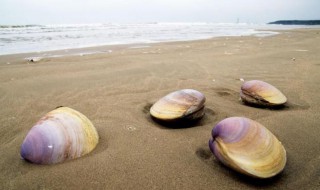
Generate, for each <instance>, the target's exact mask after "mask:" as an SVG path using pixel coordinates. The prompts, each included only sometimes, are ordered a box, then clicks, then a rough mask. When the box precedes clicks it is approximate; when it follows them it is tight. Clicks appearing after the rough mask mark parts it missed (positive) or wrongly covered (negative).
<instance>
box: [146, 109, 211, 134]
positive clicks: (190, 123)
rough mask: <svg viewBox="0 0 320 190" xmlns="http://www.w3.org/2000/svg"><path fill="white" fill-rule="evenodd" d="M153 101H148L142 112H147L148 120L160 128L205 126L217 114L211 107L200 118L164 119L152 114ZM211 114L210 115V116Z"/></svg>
mask: <svg viewBox="0 0 320 190" xmlns="http://www.w3.org/2000/svg"><path fill="white" fill-rule="evenodd" d="M152 105H153V104H152V103H147V104H146V105H145V106H144V107H143V109H142V112H143V113H144V114H146V117H147V120H148V121H149V122H150V123H152V124H155V125H157V126H158V127H160V128H167V129H183V128H192V127H197V126H203V125H207V124H210V123H212V118H210V117H212V116H213V117H214V116H215V112H214V111H213V110H212V109H210V108H206V107H205V108H204V116H203V117H201V118H199V119H195V120H192V119H188V118H182V119H177V120H174V121H164V120H159V119H157V118H155V117H153V116H151V115H150V108H151V107H152ZM209 116H210V117H209Z"/></svg>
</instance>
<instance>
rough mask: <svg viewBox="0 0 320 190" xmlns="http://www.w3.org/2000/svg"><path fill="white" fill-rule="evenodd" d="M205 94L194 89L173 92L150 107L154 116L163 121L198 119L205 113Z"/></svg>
mask: <svg viewBox="0 0 320 190" xmlns="http://www.w3.org/2000/svg"><path fill="white" fill-rule="evenodd" d="M205 101H206V98H205V96H204V95H203V94H202V93H201V92H199V91H196V90H193V89H183V90H179V91H175V92H172V93H170V94H168V95H166V96H164V97H163V98H161V99H160V100H158V101H157V102H156V103H155V104H153V106H152V107H151V108H150V114H151V116H152V117H154V118H156V119H159V120H162V121H176V120H180V119H190V120H196V119H199V118H201V117H202V116H203V115H204V103H205Z"/></svg>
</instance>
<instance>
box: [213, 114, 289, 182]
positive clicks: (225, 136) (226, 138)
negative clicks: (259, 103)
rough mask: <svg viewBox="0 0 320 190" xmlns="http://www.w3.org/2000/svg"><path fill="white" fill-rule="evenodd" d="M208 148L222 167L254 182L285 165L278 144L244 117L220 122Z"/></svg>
mask: <svg viewBox="0 0 320 190" xmlns="http://www.w3.org/2000/svg"><path fill="white" fill-rule="evenodd" d="M209 147H210V149H211V151H212V153H213V154H214V155H215V157H216V158H217V159H218V160H220V161H221V162H222V163H223V164H224V165H226V166H228V167H230V168H232V169H234V170H236V171H238V172H240V173H243V174H246V175H249V176H253V177H257V178H269V177H272V176H275V175H277V174H278V173H280V172H281V171H282V170H283V169H284V167H285V165H286V160H287V159H286V151H285V149H284V147H283V146H282V144H281V142H280V141H279V140H278V139H277V138H276V137H275V136H274V135H273V134H272V133H271V132H270V131H269V130H268V129H267V128H265V127H264V126H262V125H261V124H260V123H258V122H256V121H253V120H251V119H248V118H244V117H230V118H227V119H224V120H222V121H220V122H219V123H218V124H217V125H216V126H215V128H213V130H212V139H210V140H209Z"/></svg>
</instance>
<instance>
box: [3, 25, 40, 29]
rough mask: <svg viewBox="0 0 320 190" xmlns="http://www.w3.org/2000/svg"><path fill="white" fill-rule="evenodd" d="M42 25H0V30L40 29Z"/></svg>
mask: <svg viewBox="0 0 320 190" xmlns="http://www.w3.org/2000/svg"><path fill="white" fill-rule="evenodd" d="M41 26H43V25H37V24H27V25H0V28H32V27H41Z"/></svg>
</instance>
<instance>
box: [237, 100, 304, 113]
mask: <svg viewBox="0 0 320 190" xmlns="http://www.w3.org/2000/svg"><path fill="white" fill-rule="evenodd" d="M241 104H242V105H245V106H249V107H252V108H258V109H265V110H271V111H279V110H284V111H286V110H305V109H309V108H310V106H309V105H308V104H295V103H292V102H287V103H285V104H283V105H277V106H272V107H267V106H263V105H256V104H252V103H249V102H242V101H241Z"/></svg>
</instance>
